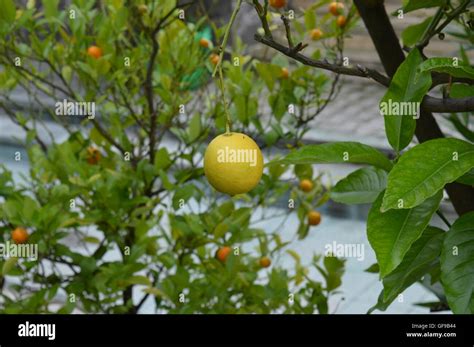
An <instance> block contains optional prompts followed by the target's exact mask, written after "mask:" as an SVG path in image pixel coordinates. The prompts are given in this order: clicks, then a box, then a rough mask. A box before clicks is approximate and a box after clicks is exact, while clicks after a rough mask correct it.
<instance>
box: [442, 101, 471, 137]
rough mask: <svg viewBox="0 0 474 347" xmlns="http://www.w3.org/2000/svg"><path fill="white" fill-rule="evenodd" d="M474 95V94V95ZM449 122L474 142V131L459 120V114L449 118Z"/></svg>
mask: <svg viewBox="0 0 474 347" xmlns="http://www.w3.org/2000/svg"><path fill="white" fill-rule="evenodd" d="M473 95H474V94H473ZM448 120H449V121H450V122H451V123H452V124H453V125H454V127H455V128H456V130H457V131H458V132H459V133H460V134H461V135H462V136H463V137H464V138H465V139H466V140H469V141H471V142H474V131H472V130H471V129H469V128H468V127H467V126H466V125H464V124H463V122H462V121H461V120H460V119H459V117H458V115H457V114H451V115H449V117H448Z"/></svg>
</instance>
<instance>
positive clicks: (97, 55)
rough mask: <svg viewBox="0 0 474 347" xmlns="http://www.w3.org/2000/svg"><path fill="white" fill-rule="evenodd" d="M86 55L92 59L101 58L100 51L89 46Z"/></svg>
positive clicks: (98, 48)
mask: <svg viewBox="0 0 474 347" xmlns="http://www.w3.org/2000/svg"><path fill="white" fill-rule="evenodd" d="M87 54H88V55H89V56H90V57H92V58H94V59H99V58H100V57H102V49H100V47H97V46H90V47H89V48H88V49H87Z"/></svg>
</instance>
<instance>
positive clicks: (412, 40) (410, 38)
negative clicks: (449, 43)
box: [402, 17, 433, 47]
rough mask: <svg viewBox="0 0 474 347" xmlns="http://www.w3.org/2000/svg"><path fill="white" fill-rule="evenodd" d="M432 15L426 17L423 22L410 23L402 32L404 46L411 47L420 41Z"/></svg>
mask: <svg viewBox="0 0 474 347" xmlns="http://www.w3.org/2000/svg"><path fill="white" fill-rule="evenodd" d="M432 19H433V17H428V18H426V19H425V20H424V21H423V22H421V23H419V24H415V25H411V26H409V27H408V28H406V29H405V30H403V32H402V41H403V44H404V45H405V46H408V47H411V46H414V45H415V44H416V43H417V42H418V41H420V39H421V37H422V36H423V34H424V32H425V30H426V28H428V25H430V22H431V20H432Z"/></svg>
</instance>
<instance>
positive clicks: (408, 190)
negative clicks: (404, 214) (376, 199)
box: [382, 139, 474, 211]
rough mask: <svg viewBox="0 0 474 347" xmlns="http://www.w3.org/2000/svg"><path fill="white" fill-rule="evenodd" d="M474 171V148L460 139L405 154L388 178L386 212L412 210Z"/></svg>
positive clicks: (433, 143)
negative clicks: (471, 170) (396, 209)
mask: <svg viewBox="0 0 474 347" xmlns="http://www.w3.org/2000/svg"><path fill="white" fill-rule="evenodd" d="M473 167H474V145H472V144H470V143H468V142H465V141H462V140H458V139H435V140H430V141H427V142H424V143H422V144H420V145H417V146H415V147H413V148H412V149H410V150H409V151H408V152H406V153H405V154H403V155H402V156H401V158H400V160H399V161H398V163H397V164H396V165H395V166H394V167H393V169H392V171H390V173H389V175H388V182H387V190H386V192H385V196H384V198H383V204H382V211H387V210H389V209H392V208H411V207H414V206H417V205H419V204H420V203H422V202H423V201H424V200H425V199H427V198H429V197H430V196H433V195H434V194H436V193H437V192H438V191H439V190H440V189H442V188H443V187H444V186H445V185H446V184H447V183H451V182H454V181H455V180H457V179H458V178H459V177H461V176H462V175H464V174H465V173H466V172H468V171H469V170H470V169H472V168H473Z"/></svg>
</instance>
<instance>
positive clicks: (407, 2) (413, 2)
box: [403, 0, 446, 13]
mask: <svg viewBox="0 0 474 347" xmlns="http://www.w3.org/2000/svg"><path fill="white" fill-rule="evenodd" d="M445 4H446V0H403V12H405V13H408V12H411V11H415V10H419V9H421V8H431V7H438V6H444V5H445Z"/></svg>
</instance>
